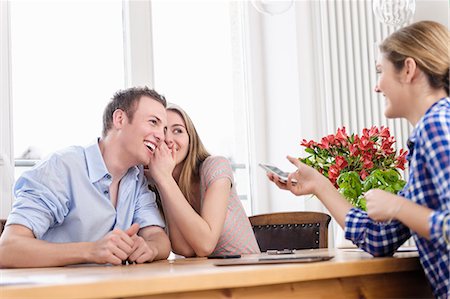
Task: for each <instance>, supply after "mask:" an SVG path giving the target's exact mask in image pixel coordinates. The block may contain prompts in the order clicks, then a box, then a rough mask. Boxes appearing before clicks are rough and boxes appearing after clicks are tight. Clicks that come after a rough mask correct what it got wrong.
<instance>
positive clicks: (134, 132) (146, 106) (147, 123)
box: [121, 96, 167, 165]
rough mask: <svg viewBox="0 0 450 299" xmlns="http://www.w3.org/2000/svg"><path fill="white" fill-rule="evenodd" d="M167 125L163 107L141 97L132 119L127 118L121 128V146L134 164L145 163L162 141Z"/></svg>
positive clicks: (147, 162)
mask: <svg viewBox="0 0 450 299" xmlns="http://www.w3.org/2000/svg"><path fill="white" fill-rule="evenodd" d="M166 127H167V115H166V109H165V107H164V106H163V105H162V104H161V103H160V102H158V101H156V100H154V99H152V98H150V97H148V96H143V97H141V99H140V101H139V102H138V104H137V108H136V111H135V113H134V116H133V120H132V121H131V122H130V121H129V119H127V120H126V121H125V122H124V125H123V127H122V130H121V138H122V142H121V143H122V146H123V148H124V149H125V152H126V153H127V155H129V157H126V159H127V160H128V158H130V160H131V161H130V162H131V163H132V164H134V165H139V164H143V165H147V164H149V162H150V157H151V156H152V155H153V153H154V150H155V148H156V147H157V146H158V145H159V144H160V143H161V142H164V132H165V129H166Z"/></svg>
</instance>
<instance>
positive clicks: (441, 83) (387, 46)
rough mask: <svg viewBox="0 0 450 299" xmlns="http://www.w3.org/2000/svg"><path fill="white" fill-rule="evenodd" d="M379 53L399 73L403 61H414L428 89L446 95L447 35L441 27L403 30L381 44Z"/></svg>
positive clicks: (416, 26)
mask: <svg viewBox="0 0 450 299" xmlns="http://www.w3.org/2000/svg"><path fill="white" fill-rule="evenodd" d="M380 51H381V52H382V53H383V54H384V55H385V57H386V58H387V59H388V60H390V61H391V62H392V63H393V64H394V66H395V68H396V69H397V70H398V71H399V70H401V69H402V68H403V66H404V62H405V59H406V58H408V57H411V58H413V59H414V60H415V61H416V64H417V65H418V67H419V68H420V69H421V70H422V71H423V72H424V73H425V74H426V76H427V78H428V83H429V84H430V86H431V87H432V88H435V89H440V88H444V89H445V90H446V92H447V95H448V94H449V76H450V70H449V67H450V32H449V30H448V29H447V27H445V26H444V25H442V24H439V23H436V22H433V21H421V22H417V23H413V24H411V25H409V26H406V27H403V28H401V29H399V30H398V31H396V32H394V33H392V34H391V35H390V36H389V37H387V38H386V39H385V40H384V41H383V42H382V43H381V45H380Z"/></svg>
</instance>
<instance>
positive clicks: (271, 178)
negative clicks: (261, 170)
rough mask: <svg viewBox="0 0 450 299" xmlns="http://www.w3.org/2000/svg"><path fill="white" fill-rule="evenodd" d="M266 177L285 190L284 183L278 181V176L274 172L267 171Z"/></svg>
mask: <svg viewBox="0 0 450 299" xmlns="http://www.w3.org/2000/svg"><path fill="white" fill-rule="evenodd" d="M267 177H268V178H269V180H271V181H272V182H274V183H275V185H277V187H278V188H280V189H283V190H287V186H286V183H285V182H282V181H280V178H279V177H278V176H277V175H276V174H273V173H270V172H268V173H267Z"/></svg>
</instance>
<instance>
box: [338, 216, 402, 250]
mask: <svg viewBox="0 0 450 299" xmlns="http://www.w3.org/2000/svg"><path fill="white" fill-rule="evenodd" d="M410 236H411V233H410V230H409V229H408V228H407V227H406V226H405V225H403V224H401V223H400V222H398V221H393V222H391V223H389V224H387V223H380V222H375V221H373V220H372V219H370V218H369V216H368V215H367V213H366V212H364V211H361V210H359V209H356V208H353V209H351V210H350V212H349V213H348V214H347V216H346V218H345V238H346V239H349V240H351V241H352V242H353V243H354V244H355V245H357V246H358V247H359V248H361V249H363V250H364V251H366V252H368V253H370V254H372V255H373V256H391V255H393V254H394V252H395V250H397V248H398V247H400V246H401V245H402V244H403V243H404V242H405V241H406V240H408V239H409V237H410Z"/></svg>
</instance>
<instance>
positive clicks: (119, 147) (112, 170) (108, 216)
mask: <svg viewBox="0 0 450 299" xmlns="http://www.w3.org/2000/svg"><path fill="white" fill-rule="evenodd" d="M165 107H166V100H165V99H164V97H162V96H160V95H159V94H158V93H157V92H155V91H154V90H150V89H148V88H130V89H127V90H124V91H120V92H118V93H116V94H115V95H114V97H113V98H112V100H111V102H110V103H109V104H108V105H107V107H106V109H105V111H104V115H103V134H102V138H99V139H98V140H97V142H95V143H93V144H91V145H89V146H87V147H80V146H73V147H69V148H67V149H65V150H62V151H59V152H56V153H54V154H53V155H51V156H50V157H49V158H48V159H46V160H44V161H42V162H41V163H39V165H37V166H36V167H34V168H33V169H31V170H30V171H28V172H25V173H24V174H23V175H22V177H20V178H19V179H18V180H17V182H16V185H15V187H14V194H15V197H16V201H15V202H14V205H13V209H12V211H11V213H10V215H9V217H8V220H7V223H6V228H5V230H4V232H3V234H2V236H1V238H0V267H50V266H63V265H69V264H78V263H97V264H106V263H109V264H113V265H120V264H121V263H122V262H123V261H129V262H135V263H144V262H151V261H153V260H158V259H165V258H167V257H168V255H169V252H170V242H169V239H168V237H167V235H166V234H165V233H164V230H163V229H162V227H164V221H163V219H162V218H161V216H160V214H159V212H158V208H157V205H156V203H155V198H154V194H153V193H151V192H150V191H149V190H148V187H147V179H146V178H145V176H144V172H143V168H142V165H148V164H149V162H150V158H151V156H152V155H153V153H154V150H155V148H157V147H158V146H159V144H160V143H161V142H163V141H164V130H165V128H166V124H167V118H166V110H165Z"/></svg>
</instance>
